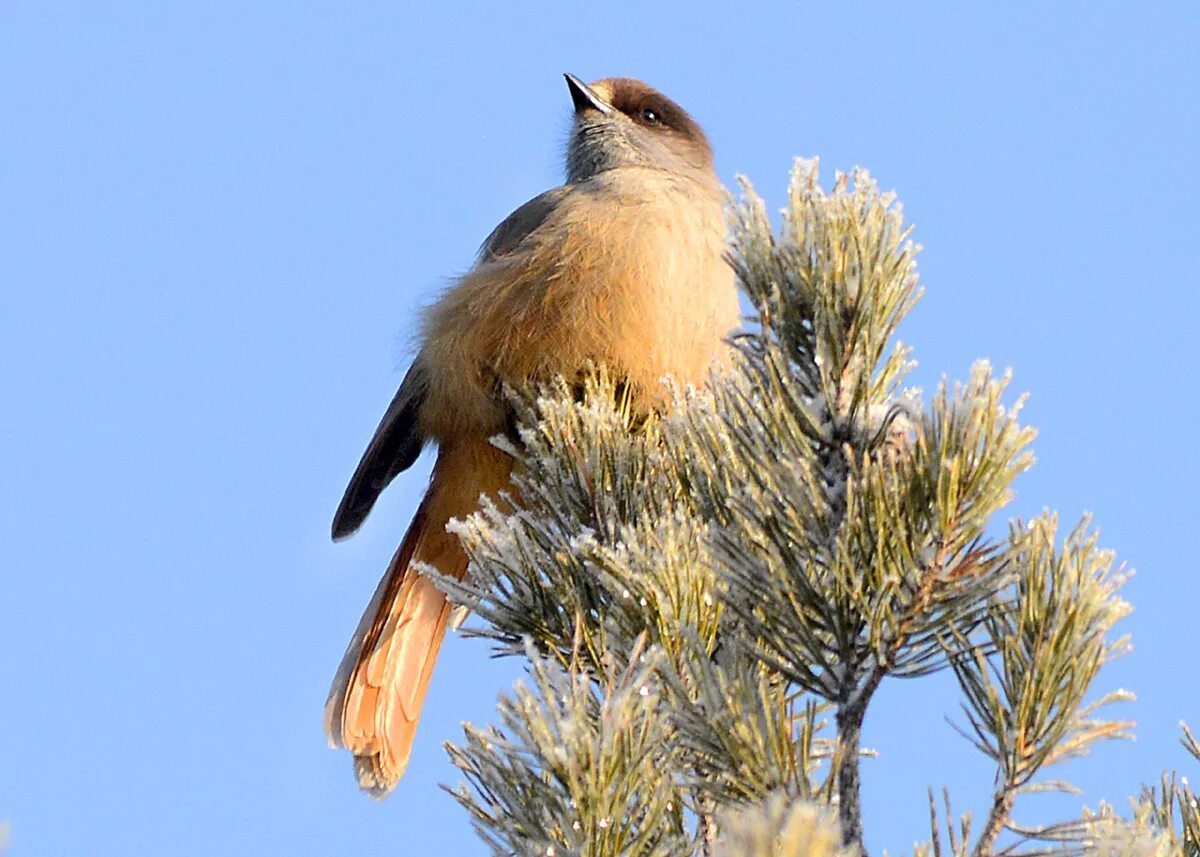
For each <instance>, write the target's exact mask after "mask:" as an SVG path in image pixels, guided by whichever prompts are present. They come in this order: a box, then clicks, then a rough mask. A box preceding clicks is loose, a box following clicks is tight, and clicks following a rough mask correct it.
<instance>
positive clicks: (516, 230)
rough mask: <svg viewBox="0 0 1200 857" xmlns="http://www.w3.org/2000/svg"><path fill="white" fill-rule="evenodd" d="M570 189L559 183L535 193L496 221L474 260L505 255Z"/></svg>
mask: <svg viewBox="0 0 1200 857" xmlns="http://www.w3.org/2000/svg"><path fill="white" fill-rule="evenodd" d="M571 189H572V185H563V186H562V187H556V188H554V189H553V190H548V191H546V192H545V193H543V194H539V195H538V196H535V197H534V198H533V199H531V200H529V202H527V203H525V204H524V205H522V206H521V207H520V208H518V209H517V210H516V211H514V212H513V213H512V214H510V215H509V216H508V217H506V218H504V220H503V221H501V223H500V225H499V226H497V227H496V228H495V229H493V230H492V234H491V235H489V236H488V237H487V240H486V241H484V242H483V246H482V247H480V248H479V256H478V259H477V260H476V263H477V264H479V263H483V262H486V261H487V260H488V259H494V258H497V257H499V256H506V255H508V254H509V253H511V252H512V251H513V250H515V249H516V248H517V245H518V244H520V243H521V242H522V241H523V240H525V237H526V236H527V235H529V233H531V232H533V231H534V230H535V229H537V228H538V227H539V226H541V225H542V223H544V222H545V220H546V218H547V217H549V216H550V213H551V212H552V211H554V209H555V207H557V205H558V203H559V202H560V201H561V200H562V198H563V197H564V196H566V195H567V194H569V193H570V192H571Z"/></svg>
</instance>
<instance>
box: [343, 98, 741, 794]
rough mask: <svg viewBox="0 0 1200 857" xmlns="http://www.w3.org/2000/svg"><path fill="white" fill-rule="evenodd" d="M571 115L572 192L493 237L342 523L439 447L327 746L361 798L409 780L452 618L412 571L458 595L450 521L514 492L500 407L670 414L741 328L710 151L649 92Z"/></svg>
mask: <svg viewBox="0 0 1200 857" xmlns="http://www.w3.org/2000/svg"><path fill="white" fill-rule="evenodd" d="M566 77H567V84H568V87H569V88H570V91H571V98H572V100H573V101H574V106H575V115H574V124H573V128H572V133H571V137H570V142H569V145H568V148H567V156H566V162H567V163H566V168H567V181H566V184H564V185H562V186H561V187H557V188H554V189H553V190H549V191H546V192H545V193H543V194H541V195H540V196H537V197H534V198H533V199H532V200H530V201H529V202H527V203H525V204H524V205H522V206H521V207H520V208H518V209H517V210H516V211H514V212H513V213H512V214H511V215H509V216H508V217H507V218H506V219H505V220H504V221H503V222H502V223H501V224H500V225H499V226H497V227H496V229H495V230H494V231H493V232H492V234H491V235H490V236H488V238H487V240H486V241H485V242H484V244H483V247H482V248H481V250H480V252H479V256H478V258H477V259H476V261H475V264H474V266H473V267H472V268H471V270H470V271H469V272H467V273H466V274H465V275H463V276H462V277H460V278H459V279H458V280H457V282H456V283H455V284H454V285H453V286H452V287H451V288H450V289H449V290H448V291H447V292H446V293H445V294H444V295H443V296H442V297H441V298H440V299H439V300H438V301H437V302H436V303H435V304H434V305H433V306H432V307H430V308H429V310H428V311H427V313H426V315H425V317H424V320H423V324H422V327H421V336H420V349H419V352H418V354H417V356H416V358H415V359H414V361H413V364H412V366H411V368H410V369H409V370H408V373H407V375H405V377H404V380H403V382H402V383H401V385H400V389H399V391H398V392H397V393H396V395H395V398H393V399H392V403H391V405H390V406H389V407H388V409H387V412H386V413H385V414H384V415H383V419H382V421H381V422H380V424H379V428H378V429H376V431H375V436H374V437H373V438H372V439H371V443H370V445H369V446H368V447H367V450H366V452H365V453H364V454H363V457H362V461H361V462H360V463H359V465H358V469H357V470H356V471H355V472H354V476H353V477H352V478H351V480H350V485H349V487H347V489H346V494H345V497H344V498H343V499H342V503H341V506H340V507H339V508H338V510H337V515H336V516H335V517H334V520H333V537H334V539H341V538H344V537H346V536H348V535H350V534H351V533H353V532H354V531H355V530H357V529H358V527H359V526H360V525H361V524H362V522H363V520H364V519H365V518H366V516H367V513H368V512H370V510H371V507H372V505H374V503H375V500H376V499H377V498H378V496H379V493H380V492H381V491H382V490H383V489H384V488H385V487H386V486H387V484H388V483H389V482H391V481H392V479H393V478H394V477H395V476H396V474H398V473H400V472H401V471H403V470H404V469H405V468H407V467H409V466H410V465H411V464H412V463H413V461H415V460H416V458H417V455H418V454H419V453H420V451H421V449H422V447H423V446H424V445H425V444H426V443H434V444H436V445H437V448H438V457H437V462H436V464H435V465H434V468H433V475H432V477H431V478H430V483H429V489H428V491H427V492H426V494H425V497H424V499H423V500H422V501H421V505H420V507H419V508H418V509H417V512H416V515H415V516H414V517H413V520H412V523H411V524H410V525H409V528H408V532H407V533H406V534H405V536H404V541H403V542H402V543H401V545H400V548H399V550H398V551H397V552H396V554H395V557H394V558H393V559H392V562H391V565H390V566H389V568H388V570H387V573H386V574H385V575H384V577H383V580H382V581H381V582H380V584H379V587H378V588H377V589H376V591H375V595H374V597H373V598H372V599H371V603H370V605H369V606H368V607H367V610H366V612H365V613H364V614H363V617H362V621H361V622H360V623H359V626H358V630H357V631H355V633H354V637H353V638H352V639H351V641H350V645H349V648H348V649H347V650H346V654H345V657H344V658H343V660H342V664H341V667H340V668H339V669H338V672H337V676H336V677H335V678H334V680H333V687H332V688H331V689H330V692H329V700H328V702H327V703H326V708H325V729H326V732H327V733H328V736H329V740H330V743H331V744H332V745H333V746H340V747H345V748H347V749H348V750H350V752H352V753H353V754H354V765H355V770H356V772H357V775H358V781H359V785H360V786H361V787H362V788H363V789H364V790H366V791H369V792H371V793H372V794H375V795H380V796H381V795H384V794H386V793H387V792H388V791H390V790H391V789H392V788H393V787H394V786H395V785H396V783H397V781H398V780H399V779H400V776H401V775H402V774H403V773H404V768H405V766H406V765H407V763H408V757H409V753H410V751H411V749H412V741H413V734H414V731H415V730H416V726H417V719H418V718H419V717H420V714H421V706H422V703H423V701H424V698H425V693H426V690H427V689H428V687H429V680H430V677H431V675H432V673H433V666H434V662H435V661H436V659H437V655H438V650H439V649H440V647H441V643H442V637H443V636H444V634H445V632H446V623H447V620H448V618H449V615H450V605H449V604H448V603H447V601H446V597H445V596H444V595H443V594H442V593H441V592H440V591H439V590H438V589H437V588H436V587H435V586H434V585H433V583H431V582H430V581H429V580H428V579H427V578H425V577H424V576H422V575H421V574H419V573H417V572H416V571H415V570H413V567H412V566H413V564H414V563H428V564H429V565H431V566H434V567H436V568H437V569H438V570H439V571H440V572H441V573H442V574H446V575H453V576H456V577H459V578H461V577H462V576H463V575H464V574H465V573H466V566H467V559H466V556H465V555H464V554H463V551H462V548H461V547H460V545H459V543H458V539H457V537H455V536H454V535H452V534H450V533H448V532H447V531H446V524H447V522H448V521H450V519H452V518H456V517H462V516H465V515H469V514H470V513H471V512H473V511H475V510H476V509H478V507H479V500H480V497H481V495H488V496H493V497H494V496H495V495H496V494H497V493H498V492H500V491H501V490H503V489H505V487H506V486H507V485H508V480H509V476H510V473H511V470H512V459H511V458H510V457H509V456H508V455H506V454H505V453H503V452H501V451H500V450H498V449H497V448H496V447H494V446H493V445H492V444H491V443H490V442H489V439H490V438H491V437H493V436H495V435H497V434H500V433H503V432H504V431H505V430H506V428H507V427H508V426H509V424H510V422H511V414H510V413H509V408H508V406H507V405H506V399H505V396H504V389H505V387H512V388H516V389H520V388H522V387H528V386H529V385H530V384H533V383H538V382H543V381H549V380H551V379H553V378H554V377H555V376H560V375H561V376H564V377H566V378H568V379H573V378H575V377H576V376H577V375H578V373H579V372H580V371H581V370H582V369H583V368H584V367H585V366H587V365H589V364H596V365H600V364H602V365H604V366H606V367H607V368H608V370H609V373H610V375H611V376H612V377H613V378H615V379H617V380H618V381H620V382H621V383H622V385H623V386H624V387H625V389H626V390H627V391H629V393H630V397H631V401H632V402H633V405H634V407H635V408H640V409H642V410H650V409H652V408H654V407H655V406H656V404H658V403H660V402H661V401H662V396H663V388H662V379H663V377H664V376H667V375H670V376H673V377H674V378H675V379H676V380H679V381H682V382H689V383H702V382H703V381H704V380H705V378H706V376H707V373H708V371H709V369H710V368H711V366H712V364H713V363H714V360H716V359H718V358H719V355H720V353H721V352H722V351H723V341H724V337H725V336H726V334H728V333H729V332H730V331H731V330H733V329H734V328H735V327H736V326H737V323H738V303H737V297H736V292H735V289H734V284H733V272H732V269H731V268H730V267H729V265H728V264H727V262H726V261H725V259H724V255H723V254H724V249H725V234H726V230H725V224H724V216H723V211H722V208H723V202H724V200H723V191H722V189H721V186H720V184H719V182H718V180H717V177H716V175H715V173H714V171H713V162H712V150H711V149H710V147H709V144H708V140H707V139H706V137H705V136H704V132H703V131H702V130H701V129H700V126H699V125H697V124H696V123H695V122H694V121H693V120H692V119H691V117H689V116H688V114H687V113H685V112H684V111H683V109H682V108H680V107H679V105H677V104H676V103H675V102H673V101H671V100H670V99H669V98H667V97H666V96H664V95H662V94H661V93H659V92H656V91H655V90H654V89H652V88H650V87H649V86H647V85H646V84H644V83H642V82H640V81H637V80H631V79H628V78H607V79H605V80H599V81H596V82H595V83H592V84H590V85H586V84H584V83H583V82H582V81H580V80H579V79H578V78H576V77H574V76H572V75H567V76H566Z"/></svg>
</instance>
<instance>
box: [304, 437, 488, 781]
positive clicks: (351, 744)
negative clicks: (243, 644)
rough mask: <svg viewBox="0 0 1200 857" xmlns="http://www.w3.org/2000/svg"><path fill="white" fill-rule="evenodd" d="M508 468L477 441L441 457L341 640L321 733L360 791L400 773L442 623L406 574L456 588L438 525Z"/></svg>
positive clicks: (454, 555)
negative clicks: (342, 757) (435, 574)
mask: <svg viewBox="0 0 1200 857" xmlns="http://www.w3.org/2000/svg"><path fill="white" fill-rule="evenodd" d="M510 470H511V459H510V458H509V457H508V456H507V455H505V454H504V453H502V452H500V451H499V450H497V449H495V448H494V447H493V446H491V445H490V444H489V443H487V442H486V441H483V442H473V443H469V444H456V445H454V446H450V447H444V448H443V450H442V452H441V454H440V455H439V456H438V461H437V464H436V465H435V466H434V470H433V476H432V478H431V479H430V484H429V490H428V492H427V493H426V495H425V499H424V500H423V501H422V502H421V506H420V508H418V510H417V513H416V515H415V516H414V517H413V521H412V523H411V524H410V525H409V528H408V532H407V533H406V534H405V536H404V541H403V542H402V543H401V544H400V548H399V549H398V550H397V551H396V554H395V556H394V557H393V558H392V562H391V564H390V565H389V566H388V570H387V573H386V574H385V575H384V577H383V580H381V581H380V583H379V586H378V587H377V588H376V590H375V595H374V596H373V597H372V599H371V603H370V604H369V605H368V606H367V609H366V612H365V613H364V614H363V617H362V620H361V621H360V622H359V625H358V629H357V630H356V631H355V633H354V636H353V637H352V638H351V640H350V645H349V647H348V648H347V649H346V654H345V656H344V657H343V658H342V663H341V666H340V667H339V668H338V671H337V675H336V676H335V677H334V680H333V685H332V687H331V688H330V691H329V698H328V700H327V702H326V704H325V732H326V734H327V735H328V737H329V742H330V744H331V745H332V746H335V747H345V748H347V749H348V750H350V751H351V752H352V753H353V754H354V767H355V771H356V772H357V774H358V782H359V786H360V787H361V788H363V789H364V790H365V791H368V792H370V793H371V794H374V795H377V796H382V795H385V794H387V793H388V792H389V791H391V789H392V788H393V787H394V786H395V785H396V783H397V782H398V781H399V779H400V777H401V775H402V774H403V773H404V769H405V767H406V766H407V764H408V758H409V755H410V753H411V751H412V742H413V736H414V735H415V734H416V728H417V722H418V721H419V719H420V716H421V707H422V704H423V703H424V701H425V694H426V691H427V690H428V689H429V682H430V679H431V678H432V677H433V667H434V664H435V663H436V662H437V656H438V652H439V651H440V649H441V645H442V639H443V637H444V636H445V634H446V625H447V621H448V619H449V616H450V604H449V602H448V601H447V600H446V596H445V595H444V594H443V593H442V592H441V590H439V589H438V588H437V587H436V586H435V585H434V584H433V583H432V582H431V581H430V580H429V579H428V578H426V577H424V576H423V575H421V574H418V573H417V572H416V571H415V570H414V568H413V565H414V564H416V563H427V564H429V565H431V566H433V567H435V568H437V570H438V571H439V572H440V573H442V574H445V575H449V576H453V577H457V578H460V579H461V578H462V576H463V575H464V574H465V573H466V570H467V559H466V555H465V554H464V553H463V551H462V548H461V547H460V546H459V543H458V537H457V536H455V535H453V534H451V533H448V532H446V524H447V523H448V522H449V521H450V520H451V519H452V518H456V517H461V516H464V515H468V514H470V513H471V512H473V511H474V510H475V509H477V508H478V504H479V496H480V494H485V493H486V494H490V495H494V494H496V493H497V492H499V491H501V490H503V489H504V487H505V485H506V484H507V482H508V476H509V472H510Z"/></svg>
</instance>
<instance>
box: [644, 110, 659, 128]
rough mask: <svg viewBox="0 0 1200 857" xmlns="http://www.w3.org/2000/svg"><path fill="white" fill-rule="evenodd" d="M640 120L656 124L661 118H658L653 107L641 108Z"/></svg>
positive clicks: (648, 123)
mask: <svg viewBox="0 0 1200 857" xmlns="http://www.w3.org/2000/svg"><path fill="white" fill-rule="evenodd" d="M642 121H643V122H645V123H646V124H647V125H657V124H658V123H659V122H661V121H662V119H660V118H659V115H658V111H657V110H655V109H654V108H653V107H643V108H642Z"/></svg>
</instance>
